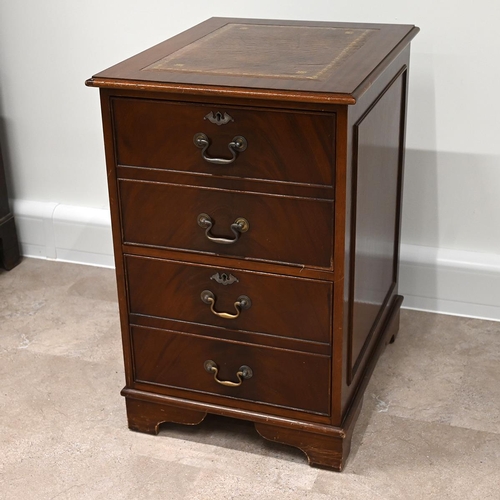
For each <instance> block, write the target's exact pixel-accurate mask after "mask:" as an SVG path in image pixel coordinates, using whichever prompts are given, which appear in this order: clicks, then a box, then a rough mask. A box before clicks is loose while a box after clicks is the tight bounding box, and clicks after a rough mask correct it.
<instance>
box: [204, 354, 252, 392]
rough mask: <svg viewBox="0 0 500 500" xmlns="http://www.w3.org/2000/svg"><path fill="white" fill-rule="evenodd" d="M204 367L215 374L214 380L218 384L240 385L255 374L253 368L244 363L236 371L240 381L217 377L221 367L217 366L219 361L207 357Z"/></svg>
mask: <svg viewBox="0 0 500 500" xmlns="http://www.w3.org/2000/svg"><path fill="white" fill-rule="evenodd" d="M203 367H204V368H205V370H206V371H207V372H208V373H213V374H214V380H215V381H216V382H217V383H218V384H220V385H225V386H226V387H239V386H240V385H241V384H242V383H243V380H248V379H249V378H252V376H253V371H252V369H251V368H250V367H249V366H246V365H242V366H240V368H239V369H238V371H237V372H236V377H238V382H231V381H230V380H219V379H218V378H217V375H218V374H219V367H218V366H217V363H216V362H215V361H212V360H211V359H207V360H206V361H205V363H203Z"/></svg>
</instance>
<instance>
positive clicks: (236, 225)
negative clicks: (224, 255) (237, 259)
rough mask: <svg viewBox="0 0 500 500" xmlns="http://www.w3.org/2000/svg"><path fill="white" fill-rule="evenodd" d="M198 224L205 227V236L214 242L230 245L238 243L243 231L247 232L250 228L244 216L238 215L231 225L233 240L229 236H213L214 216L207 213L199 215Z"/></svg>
mask: <svg viewBox="0 0 500 500" xmlns="http://www.w3.org/2000/svg"><path fill="white" fill-rule="evenodd" d="M197 220H198V226H200V227H202V228H203V229H205V236H206V237H207V239H209V240H210V241H212V242H213V243H219V244H220V245H230V244H231V243H236V242H237V241H238V239H239V237H240V234H241V233H246V232H247V231H248V229H249V228H250V224H249V223H248V221H247V220H246V219H244V218H243V217H238V218H237V219H236V220H235V221H234V222H233V223H232V224H231V226H230V228H231V231H232V232H233V234H234V238H233V239H232V240H231V239H229V238H219V237H217V236H213V235H212V234H211V233H210V230H211V229H212V226H213V225H214V223H213V221H212V218H211V217H210V216H209V215H207V214H200V215H198V219H197Z"/></svg>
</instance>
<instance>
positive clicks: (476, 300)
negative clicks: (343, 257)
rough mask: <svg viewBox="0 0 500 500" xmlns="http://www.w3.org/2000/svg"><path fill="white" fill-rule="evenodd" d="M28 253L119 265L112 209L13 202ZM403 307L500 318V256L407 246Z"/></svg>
mask: <svg viewBox="0 0 500 500" xmlns="http://www.w3.org/2000/svg"><path fill="white" fill-rule="evenodd" d="M12 206H13V209H14V215H15V218H16V226H17V229H18V233H19V239H20V242H21V248H22V253H23V255H25V256H26V257H37V258H47V259H52V260H58V261H64V262H74V263H78V264H86V265H94V266H102V267H114V259H113V246H112V239H111V221H110V216H109V210H107V209H95V208H86V207H75V206H70V205H61V204H57V203H43V202H34V201H27V200H14V202H13V204H12ZM399 273H400V285H399V293H400V294H401V295H403V296H404V297H405V299H404V302H403V307H404V308H406V309H417V310H423V311H430V312H436V313H442V314H452V315H457V316H467V317H474V318H483V319H490V320H495V321H500V255H497V254H483V253H475V252H463V251H458V250H450V249H443V248H431V247H423V246H417V245H407V244H403V245H402V246H401V264H400V271H399Z"/></svg>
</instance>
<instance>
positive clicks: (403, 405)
mask: <svg viewBox="0 0 500 500" xmlns="http://www.w3.org/2000/svg"><path fill="white" fill-rule="evenodd" d="M123 385H124V375H123V366H122V354H121V342H120V333H119V322H118V308H117V301H116V289H115V281H114V272H113V271H111V270H108V269H100V268H95V267H86V266H78V265H74V264H64V263H59V262H48V261H44V260H34V259H25V260H24V261H23V262H22V263H21V264H20V265H19V266H18V267H17V268H15V269H13V270H12V271H10V272H6V271H3V270H0V499H2V500H3V499H6V500H7V499H8V500H11V499H12V500H25V499H28V500H30V499H36V500H45V499H99V500H101V499H104V500H114V499H130V500H135V499H138V500H140V499H149V498H151V499H153V498H154V499H167V500H176V499H190V500H191V499H193V500H197V499H204V500H218V499H238V500H254V499H266V500H267V499H269V500H271V499H272V500H276V499H291V500H295V499H296V500H302V499H311V500H327V499H339V500H340V499H342V500H351V499H352V500H364V499H383V500H401V499H403V500H405V499H409V500H413V499H434V498H435V499H440V500H447V499H450V500H452V499H453V500H458V499H467V500H472V499H481V500H487V499H495V500H499V499H500V323H495V322H488V321H480V320H474V319H467V318H457V317H452V316H444V315H437V314H429V313H422V312H415V311H403V312H402V318H401V329H400V334H399V337H398V339H397V340H396V342H395V344H393V345H389V346H388V347H387V349H386V351H385V353H384V354H383V355H382V357H381V358H380V362H379V364H378V366H377V368H376V370H375V373H374V376H373V378H372V380H371V382H370V385H369V386H368V389H367V391H366V394H365V399H364V405H363V409H362V412H361V415H360V418H359V420H358V424H357V426H356V429H355V434H354V437H353V447H352V451H351V456H350V460H349V462H348V464H347V467H346V469H345V471H344V472H342V473H340V474H339V473H335V472H331V471H328V470H323V469H317V468H312V467H309V466H308V465H307V461H306V458H305V456H304V455H303V454H302V453H301V452H300V451H299V450H296V449H294V448H290V447H287V446H282V445H278V444H274V443H270V442H267V441H265V440H263V439H262V438H260V437H259V436H258V435H257V434H256V432H255V431H254V429H253V426H252V425H251V424H248V423H246V422H242V421H236V420H231V419H226V418H221V417H213V418H207V420H206V421H205V422H204V423H203V424H201V425H200V426H196V427H183V426H178V425H166V426H164V427H162V431H161V432H160V434H159V435H158V436H149V435H144V434H139V433H135V432H131V431H129V430H128V429H127V424H126V415H125V401H124V399H123V398H122V397H121V396H120V390H121V388H122V387H123Z"/></svg>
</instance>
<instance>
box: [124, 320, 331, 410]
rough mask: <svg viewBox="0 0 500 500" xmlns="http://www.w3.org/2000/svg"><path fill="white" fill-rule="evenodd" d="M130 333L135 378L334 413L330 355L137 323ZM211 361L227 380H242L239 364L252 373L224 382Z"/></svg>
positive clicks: (265, 402) (145, 381) (142, 380)
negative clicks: (208, 364) (210, 365)
mask: <svg viewBox="0 0 500 500" xmlns="http://www.w3.org/2000/svg"><path fill="white" fill-rule="evenodd" d="M131 334H132V345H133V358H134V359H133V362H134V378H135V381H136V382H143V383H152V384H157V385H162V386H166V387H171V388H176V389H187V390H189V391H195V392H199V393H208V394H213V395H218V396H224V397H226V398H237V399H238V400H239V401H241V400H246V401H251V402H256V403H264V404H267V405H274V406H281V407H285V408H292V409H299V410H305V411H308V412H312V413H319V414H323V415H329V414H330V378H331V372H330V358H329V357H327V356H318V355H313V354H307V353H301V352H295V351H288V350H282V349H274V348H269V347H261V346H249V345H245V344H240V343H237V342H226V341H222V340H218V339H213V338H207V337H199V336H196V335H190V334H186V333H175V332H170V331H167V330H160V329H152V328H144V327H138V326H133V327H132V328H131ZM206 361H213V362H214V364H215V365H216V367H217V369H218V374H217V377H218V379H219V380H221V381H223V382H225V381H229V382H233V383H238V382H239V379H238V376H237V372H238V371H239V370H240V367H249V368H250V370H251V377H250V378H242V383H241V385H240V386H238V387H227V386H224V385H221V384H220V383H218V382H216V381H215V380H214V374H213V372H208V371H206V369H205V362H206ZM243 371H244V372H245V374H246V375H248V374H249V373H250V371H249V370H243ZM190 398H193V394H190ZM229 404H231V403H230V402H229Z"/></svg>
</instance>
